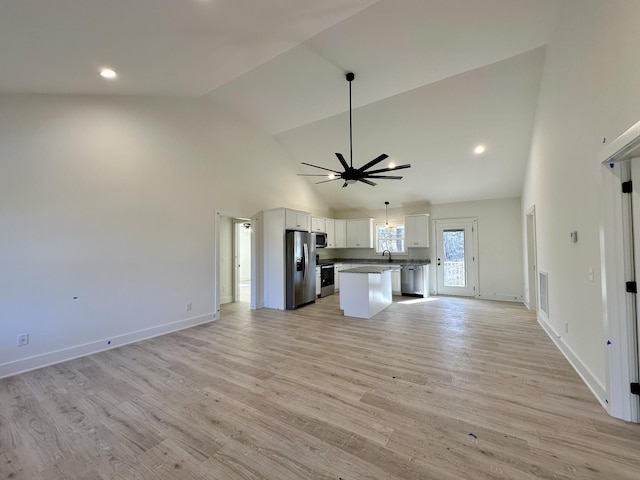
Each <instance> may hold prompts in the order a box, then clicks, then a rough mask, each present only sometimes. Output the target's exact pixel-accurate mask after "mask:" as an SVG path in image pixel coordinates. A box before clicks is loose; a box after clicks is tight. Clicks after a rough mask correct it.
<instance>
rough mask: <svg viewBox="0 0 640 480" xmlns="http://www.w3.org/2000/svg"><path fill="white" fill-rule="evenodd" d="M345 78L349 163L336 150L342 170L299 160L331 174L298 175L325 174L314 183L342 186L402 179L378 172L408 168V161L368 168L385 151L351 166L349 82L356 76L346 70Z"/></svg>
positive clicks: (351, 141) (351, 114)
mask: <svg viewBox="0 0 640 480" xmlns="http://www.w3.org/2000/svg"><path fill="white" fill-rule="evenodd" d="M345 78H346V79H347V81H348V82H349V160H350V163H347V161H346V160H345V158H344V156H343V155H342V154H341V153H337V152H336V157H338V161H339V162H340V164H341V165H342V168H344V171H343V172H339V171H338V170H335V169H331V168H325V167H320V166H318V165H312V164H311V163H305V162H301V163H302V165H307V166H309V167H313V168H319V169H320V170H326V171H328V172H331V174H329V175H326V174H325V175H318V174H308V173H299V174H298V175H300V176H303V177H326V176H328V177H329V180H323V181H320V182H316V184H319V183H327V182H333V181H335V180H344V184H343V185H342V188H344V187H346V186H347V185H352V184H354V183H356V182H362V183H366V184H367V185H371V186H372V187H375V186H376V185H377V184H376V183H374V182H372V181H371V180H368V179H369V178H376V179H381V180H400V179H402V177H400V176H398V175H378V174H380V173H385V172H390V171H391V170H401V169H403V168H410V167H411V165H410V164H408V163H406V164H404V165H395V163H394V162H392V163H391V164H389V167H387V168H380V169H378V170H368V169H369V168H371V167H374V166H376V165H377V164H379V163H380V162H382V161H383V160H384V159H386V158H389V156H388V155H387V154H386V153H383V154H381V155H379V156H377V157H376V158H374V159H373V160H371V161H370V162H369V163H367V164H365V165H363V166H362V167H360V168H354V167H353V120H352V119H353V109H352V107H351V82H353V80H354V78H356V76H355V74H354V73H353V72H348V73H347V74H346V75H345ZM367 170H368V171H367Z"/></svg>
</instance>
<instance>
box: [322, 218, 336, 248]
mask: <svg viewBox="0 0 640 480" xmlns="http://www.w3.org/2000/svg"><path fill="white" fill-rule="evenodd" d="M324 221H325V226H326V227H327V229H326V230H325V233H326V234H327V248H336V221H335V220H334V219H333V218H325V220H324Z"/></svg>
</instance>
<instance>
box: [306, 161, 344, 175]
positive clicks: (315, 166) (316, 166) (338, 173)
mask: <svg viewBox="0 0 640 480" xmlns="http://www.w3.org/2000/svg"><path fill="white" fill-rule="evenodd" d="M300 163H302V165H307V166H309V167H313V168H319V169H320V170H326V171H327V172H333V173H335V174H336V175H340V172H337V171H336V170H335V169H331V168H325V167H320V166H318V165H311V164H310V163H305V162H300Z"/></svg>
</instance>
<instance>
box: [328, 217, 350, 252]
mask: <svg viewBox="0 0 640 480" xmlns="http://www.w3.org/2000/svg"><path fill="white" fill-rule="evenodd" d="M334 224H335V237H334V244H333V246H334V247H335V248H346V247H347V221H346V220H335V222H334ZM327 233H328V232H327Z"/></svg>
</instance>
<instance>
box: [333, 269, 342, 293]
mask: <svg viewBox="0 0 640 480" xmlns="http://www.w3.org/2000/svg"><path fill="white" fill-rule="evenodd" d="M341 271H342V263H334V264H333V290H334V291H335V292H339V291H340V272H341Z"/></svg>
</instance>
